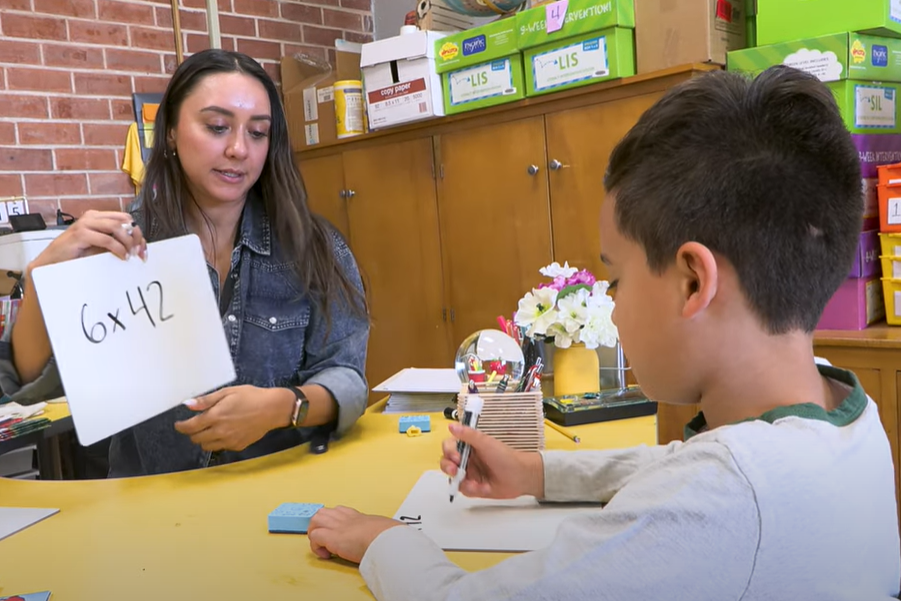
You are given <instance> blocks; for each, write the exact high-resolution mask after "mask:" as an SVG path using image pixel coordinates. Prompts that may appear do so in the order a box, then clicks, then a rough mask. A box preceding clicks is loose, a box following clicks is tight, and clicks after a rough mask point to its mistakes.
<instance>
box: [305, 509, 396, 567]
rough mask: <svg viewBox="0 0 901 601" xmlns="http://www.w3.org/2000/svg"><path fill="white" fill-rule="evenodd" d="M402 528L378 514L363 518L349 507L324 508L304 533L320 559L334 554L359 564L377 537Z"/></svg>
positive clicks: (318, 512)
mask: <svg viewBox="0 0 901 601" xmlns="http://www.w3.org/2000/svg"><path fill="white" fill-rule="evenodd" d="M405 525H406V524H404V523H403V522H398V521H397V520H392V519H389V518H386V517H382V516H379V515H366V514H363V513H360V512H359V511H357V510H355V509H351V508H350V507H340V506H339V507H335V508H333V509H332V508H326V507H323V508H322V509H320V510H319V511H317V512H316V515H314V516H313V518H312V519H311V520H310V528H309V530H308V531H307V534H308V536H309V538H310V548H311V549H313V553H315V554H316V555H318V556H319V557H321V558H322V559H330V558H331V557H332V555H337V556H338V557H340V558H341V559H346V560H347V561H352V562H354V563H360V562H361V561H362V560H363V555H365V554H366V550H367V549H369V545H371V544H372V541H374V540H375V539H376V537H378V535H379V534H381V533H382V532H384V531H385V530H388V529H389V528H394V527H395V526H405Z"/></svg>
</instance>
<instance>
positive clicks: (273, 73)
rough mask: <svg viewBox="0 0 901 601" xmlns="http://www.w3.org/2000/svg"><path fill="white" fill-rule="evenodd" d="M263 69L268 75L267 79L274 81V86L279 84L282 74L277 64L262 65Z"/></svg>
mask: <svg viewBox="0 0 901 601" xmlns="http://www.w3.org/2000/svg"><path fill="white" fill-rule="evenodd" d="M263 69H265V70H266V73H268V74H269V77H271V78H272V81H274V82H275V83H276V84H281V82H282V74H281V69H280V68H279V64H278V63H263Z"/></svg>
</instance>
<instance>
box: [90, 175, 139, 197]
mask: <svg viewBox="0 0 901 601" xmlns="http://www.w3.org/2000/svg"><path fill="white" fill-rule="evenodd" d="M88 177H89V179H90V181H91V194H104V195H111V194H134V192H135V187H134V185H133V184H132V183H131V176H129V175H128V174H127V173H125V172H124V171H116V172H112V173H92V174H90V175H89V176H88Z"/></svg>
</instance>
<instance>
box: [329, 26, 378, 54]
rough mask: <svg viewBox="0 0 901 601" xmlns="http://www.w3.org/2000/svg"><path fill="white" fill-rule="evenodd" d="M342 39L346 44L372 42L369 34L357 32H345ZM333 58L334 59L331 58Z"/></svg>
mask: <svg viewBox="0 0 901 601" xmlns="http://www.w3.org/2000/svg"><path fill="white" fill-rule="evenodd" d="M344 39H345V40H347V41H348V42H356V43H358V44H366V43H367V42H371V41H372V34H371V33H360V32H359V31H345V32H344ZM332 58H334V57H332Z"/></svg>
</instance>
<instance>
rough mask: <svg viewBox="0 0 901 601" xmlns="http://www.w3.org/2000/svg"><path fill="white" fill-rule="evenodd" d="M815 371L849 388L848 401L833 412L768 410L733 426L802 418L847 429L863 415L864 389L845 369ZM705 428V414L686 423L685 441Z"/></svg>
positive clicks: (802, 407)
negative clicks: (758, 421)
mask: <svg viewBox="0 0 901 601" xmlns="http://www.w3.org/2000/svg"><path fill="white" fill-rule="evenodd" d="M817 369H818V370H819V371H820V375H822V376H823V377H826V378H830V379H832V380H836V381H837V382H841V383H842V384H847V385H848V386H850V387H851V392H850V394H848V398H846V399H845V400H844V401H842V404H841V405H839V406H838V407H836V408H835V409H833V410H832V411H826V410H825V409H823V408H822V407H820V406H819V405H815V404H813V403H800V404H798V405H786V406H784V407H776V408H775V409H772V410H770V411H767V412H766V413H764V414H763V415H761V416H759V417H750V418H747V419H743V420H741V421H739V422H736V423H739V424H740V423H743V422H750V421H755V420H761V421H765V422H767V423H770V424H772V423H774V422H775V421H776V420H777V419H782V418H784V417H790V416H795V417H801V418H804V419H817V420H820V421H824V422H828V423H830V424H832V425H833V426H836V427H838V428H841V427H844V426H847V425H848V424H850V423H852V422H853V421H854V420H856V419H857V418H858V417H860V414H861V413H863V410H864V409H866V407H867V395H866V393H865V392H864V390H863V388H862V387H861V386H860V382H859V381H858V380H857V376H855V375H854V373H853V372H850V371H847V370H844V369H838V368H837V367H832V366H829V365H817ZM705 427H707V420H706V419H705V418H704V412H703V411H702V412H700V413H698V414H697V415H696V416H695V417H694V418H693V419H692V420H691V421H690V422H688V424H686V426H685V433H684V436H685V440H688V439H689V438H691V437H692V436H695V435H696V434H698V433H699V432H700V431H702V430H703V429H704V428H705Z"/></svg>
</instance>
